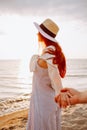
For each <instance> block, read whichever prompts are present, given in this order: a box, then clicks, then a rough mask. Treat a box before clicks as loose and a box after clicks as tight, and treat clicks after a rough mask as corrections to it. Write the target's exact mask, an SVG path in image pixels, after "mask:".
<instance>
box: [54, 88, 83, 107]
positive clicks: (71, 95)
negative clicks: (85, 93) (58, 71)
mask: <svg viewBox="0 0 87 130" xmlns="http://www.w3.org/2000/svg"><path fill="white" fill-rule="evenodd" d="M61 92H62V93H65V92H67V93H68V100H69V103H70V105H75V104H78V103H79V102H80V95H81V92H79V91H77V90H75V89H73V88H63V89H62V90H61ZM58 98H59V95H58V96H57V97H56V98H55V100H56V102H57V103H59V104H60V101H59V99H58ZM67 105H68V104H67Z"/></svg>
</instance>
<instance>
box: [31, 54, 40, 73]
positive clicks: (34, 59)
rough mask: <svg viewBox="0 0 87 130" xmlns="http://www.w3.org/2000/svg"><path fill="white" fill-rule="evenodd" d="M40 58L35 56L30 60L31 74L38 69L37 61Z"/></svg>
mask: <svg viewBox="0 0 87 130" xmlns="http://www.w3.org/2000/svg"><path fill="white" fill-rule="evenodd" d="M38 58H39V55H33V56H32V57H31V60H30V66H29V68H30V72H34V71H35V69H36V64H37V60H38Z"/></svg>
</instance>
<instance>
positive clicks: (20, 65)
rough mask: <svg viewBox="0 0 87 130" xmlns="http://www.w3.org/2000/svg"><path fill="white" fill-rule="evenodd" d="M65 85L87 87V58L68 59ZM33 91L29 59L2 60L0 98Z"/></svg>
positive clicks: (0, 65)
mask: <svg viewBox="0 0 87 130" xmlns="http://www.w3.org/2000/svg"><path fill="white" fill-rule="evenodd" d="M62 83H63V86H64V87H72V88H76V89H78V90H85V89H87V59H68V60H67V72H66V76H65V78H64V79H62ZM31 92H32V73H30V71H29V61H28V60H27V61H26V60H0V99H3V98H9V97H15V96H19V95H23V94H29V93H31Z"/></svg>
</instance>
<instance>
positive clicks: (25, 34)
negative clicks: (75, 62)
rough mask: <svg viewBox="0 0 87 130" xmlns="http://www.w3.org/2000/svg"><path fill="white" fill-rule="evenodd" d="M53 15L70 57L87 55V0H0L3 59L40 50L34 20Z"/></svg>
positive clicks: (20, 56)
mask: <svg viewBox="0 0 87 130" xmlns="http://www.w3.org/2000/svg"><path fill="white" fill-rule="evenodd" d="M46 18H51V19H52V20H53V21H55V22H56V23H57V25H58V26H59V28H60V30H59V32H58V35H57V37H56V39H57V40H58V42H59V44H60V45H61V47H62V49H63V52H64V54H65V56H66V58H87V0H44V1H41V0H0V59H25V58H30V57H31V55H32V54H34V53H38V42H37V35H36V33H37V30H36V28H35V27H34V24H33V22H37V23H39V24H40V23H41V22H43V21H44V20H45V19H46Z"/></svg>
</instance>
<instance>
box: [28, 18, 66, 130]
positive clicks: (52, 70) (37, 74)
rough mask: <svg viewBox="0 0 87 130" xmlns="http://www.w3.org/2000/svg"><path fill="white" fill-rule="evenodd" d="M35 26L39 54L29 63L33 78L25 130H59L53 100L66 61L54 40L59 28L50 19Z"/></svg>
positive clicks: (56, 109)
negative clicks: (39, 48) (40, 50)
mask: <svg viewBox="0 0 87 130" xmlns="http://www.w3.org/2000/svg"><path fill="white" fill-rule="evenodd" d="M34 25H35V27H36V28H37V30H38V34H37V36H38V42H39V45H40V47H41V49H42V52H41V54H38V55H33V56H32V58H31V61H30V71H31V72H33V79H32V96H31V101H30V109H29V115H28V122H27V130H61V109H60V107H59V106H58V104H56V103H55V101H54V98H55V96H56V95H58V93H59V92H60V90H61V88H62V83H61V78H63V77H64V76H65V73H66V59H65V56H64V54H63V52H62V49H61V47H60V45H59V43H58V42H57V40H56V39H55V37H56V35H57V33H58V31H59V27H58V26H57V24H56V23H55V22H53V21H52V20H51V19H46V20H45V21H44V22H43V23H41V24H40V25H39V24H37V23H36V22H35V23H34Z"/></svg>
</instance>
